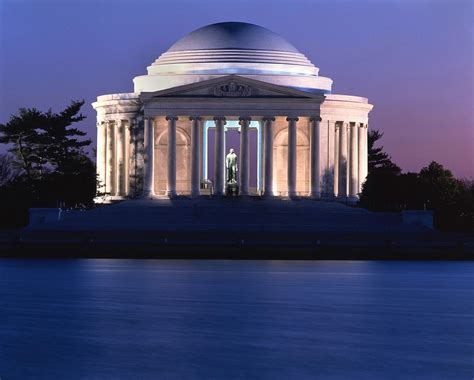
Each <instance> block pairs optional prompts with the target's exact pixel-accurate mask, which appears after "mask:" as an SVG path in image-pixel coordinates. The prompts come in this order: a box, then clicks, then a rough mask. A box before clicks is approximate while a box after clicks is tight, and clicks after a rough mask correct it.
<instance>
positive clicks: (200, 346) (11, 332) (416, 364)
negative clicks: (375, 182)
mask: <svg viewBox="0 0 474 380" xmlns="http://www.w3.org/2000/svg"><path fill="white" fill-rule="evenodd" d="M473 289H474V263H473V262H462V261H458V262H450V261H411V262H404V261H225V260H201V261H198V260H110V259H108V260H97V259H95V260H84V259H80V260H13V259H2V260H0V310H1V313H0V378H2V379H66V378H67V379H85V378H87V379H109V378H110V379H132V378H139V379H156V378H162V379H163V378H166V379H174V378H186V379H194V378H197V379H209V378H215V379H239V378H265V379H276V378H282V379H285V378H294V379H306V378H321V379H326V378H331V379H339V378H341V379H349V378H350V379H382V378H383V379H415V378H416V379H420V378H421V379H471V378H472V376H473V374H474V341H473V337H474V323H473V321H474V297H473Z"/></svg>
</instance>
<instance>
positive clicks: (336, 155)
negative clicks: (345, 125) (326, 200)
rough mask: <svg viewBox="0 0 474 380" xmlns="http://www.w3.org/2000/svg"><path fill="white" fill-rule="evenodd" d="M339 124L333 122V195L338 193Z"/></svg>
mask: <svg viewBox="0 0 474 380" xmlns="http://www.w3.org/2000/svg"><path fill="white" fill-rule="evenodd" d="M340 132H341V124H339V123H334V131H333V133H334V196H335V197H337V196H338V195H339V140H340V134H341V133H340Z"/></svg>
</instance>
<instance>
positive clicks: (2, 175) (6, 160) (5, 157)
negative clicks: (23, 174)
mask: <svg viewBox="0 0 474 380" xmlns="http://www.w3.org/2000/svg"><path fill="white" fill-rule="evenodd" d="M17 177H18V170H17V169H16V168H15V167H14V165H13V158H12V156H11V155H9V154H0V187H3V186H8V185H9V184H11V183H12V182H13V181H14V180H15V179H16V178H17Z"/></svg>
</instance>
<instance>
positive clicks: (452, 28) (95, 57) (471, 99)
mask: <svg viewBox="0 0 474 380" xmlns="http://www.w3.org/2000/svg"><path fill="white" fill-rule="evenodd" d="M0 15H1V19H0V122H1V123H5V122H7V120H8V118H9V116H10V115H11V114H13V113H16V112H17V110H18V108H20V107H37V108H40V109H44V110H46V109H48V108H50V107H51V108H52V109H53V111H60V110H61V108H62V107H65V106H66V105H67V104H68V103H69V102H70V100H71V99H85V101H86V104H85V106H84V108H83V111H84V114H85V115H86V116H87V119H86V120H85V121H84V122H82V123H81V124H82V128H83V129H84V130H87V132H88V133H89V134H90V137H92V138H93V139H94V141H95V122H96V121H95V112H94V110H93V109H92V107H91V105H90V104H91V103H92V102H93V101H94V100H95V99H96V97H97V95H102V94H110V93H117V92H131V91H133V83H132V78H133V77H135V76H137V75H142V74H145V73H146V67H147V66H148V65H150V64H151V63H152V62H153V61H154V60H155V59H156V58H157V57H158V56H159V55H160V54H161V53H163V52H164V51H166V50H167V49H168V48H169V47H170V45H171V44H172V43H173V42H175V41H176V40H177V39H179V38H180V37H182V36H183V35H185V34H187V33H189V32H191V31H192V30H194V29H196V28H199V27H201V26H204V25H207V24H211V23H215V22H221V21H245V22H250V23H254V24H259V25H261V26H264V27H266V28H269V29H271V30H273V31H274V32H277V33H278V34H280V35H282V36H283V37H284V38H286V39H287V40H288V41H290V42H291V43H292V44H293V45H295V46H296V47H297V48H298V49H299V50H300V51H301V52H302V53H303V54H305V55H306V56H307V57H308V58H309V59H310V60H311V61H312V62H313V64H314V65H315V66H317V67H319V68H320V75H322V76H326V77H330V78H332V79H333V81H334V84H333V92H335V93H339V94H350V95H360V96H364V97H368V98H369V102H370V103H372V104H374V110H373V111H372V113H371V114H370V117H369V128H371V129H379V130H381V131H383V132H384V133H385V135H384V137H383V141H382V144H383V145H384V146H385V149H386V151H387V152H388V153H389V154H390V155H391V156H392V158H393V159H394V161H395V162H396V163H397V164H399V165H400V166H401V167H402V169H403V170H405V171H409V170H411V171H418V170H419V169H420V168H421V167H423V166H426V165H427V164H428V163H429V162H430V161H432V160H435V161H438V162H440V163H442V164H443V165H445V167H447V168H449V169H451V170H452V171H453V172H454V174H455V175H456V176H458V177H471V178H472V177H474V153H473V151H474V94H473V87H474V76H473V72H474V65H473V46H474V41H473V40H474V37H473V36H474V23H473V1H472V0H467V1H460V0H449V1H448V0H446V1H408V0H405V1H375V0H372V1H337V0H336V1H333V0H331V1H329V0H328V1H316V0H314V1H309V0H308V1H302V0H291V1H290V0H288V1H281V0H280V1H276V0H273V1H260V0H259V1H257V0H253V1H247V0H245V1H228V0H220V1H215V0H199V1H190V0H189V1H183V0H173V1H161V0H156V1H143V0H137V1H131V0H129V1H123V0H108V1H91V0H90V1H85V0H84V1H79V0H76V1H74V0H73V1H67V0H63V1H59V0H58V1H44V0H0Z"/></svg>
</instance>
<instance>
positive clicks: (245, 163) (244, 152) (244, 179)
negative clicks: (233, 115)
mask: <svg viewBox="0 0 474 380" xmlns="http://www.w3.org/2000/svg"><path fill="white" fill-rule="evenodd" d="M250 120H251V119H250V117H241V118H239V124H240V168H239V170H240V195H249V172H250V151H249V124H250Z"/></svg>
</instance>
